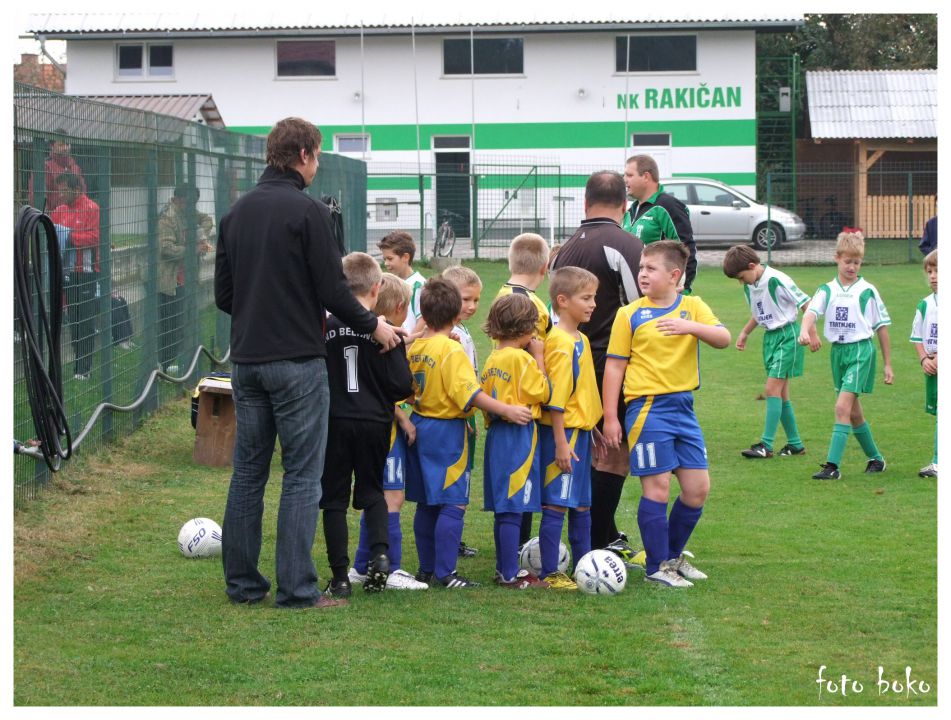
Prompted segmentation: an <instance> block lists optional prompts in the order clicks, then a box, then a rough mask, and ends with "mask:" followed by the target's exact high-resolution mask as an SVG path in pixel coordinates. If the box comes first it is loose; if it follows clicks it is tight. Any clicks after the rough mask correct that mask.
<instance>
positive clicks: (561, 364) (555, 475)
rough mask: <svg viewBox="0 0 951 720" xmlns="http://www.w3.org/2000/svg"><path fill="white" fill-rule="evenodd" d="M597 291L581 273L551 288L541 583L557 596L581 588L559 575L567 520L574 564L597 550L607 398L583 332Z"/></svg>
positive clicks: (563, 273)
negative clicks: (597, 454) (594, 436)
mask: <svg viewBox="0 0 951 720" xmlns="http://www.w3.org/2000/svg"><path fill="white" fill-rule="evenodd" d="M597 291H598V279H597V277H595V275H594V274H593V273H591V272H588V271H587V270H583V269H582V268H578V267H571V266H568V267H563V268H559V269H558V270H554V271H553V272H552V274H551V279H550V281H549V284H548V292H549V295H550V296H551V306H552V310H553V311H554V312H555V313H556V314H557V315H558V324H557V325H555V326H554V327H553V328H552V329H551V331H550V332H549V333H548V337H547V338H546V339H545V371H546V372H547V373H548V378H549V380H550V381H551V399H550V400H549V401H548V403H546V404H545V405H543V406H542V416H541V421H540V422H541V427H540V428H539V445H540V448H541V450H540V451H541V467H542V476H543V477H542V520H541V526H540V528H539V532H538V538H539V539H538V544H539V549H540V551H541V562H542V571H541V579H542V580H544V581H545V582H547V583H548V584H549V585H550V586H551V587H552V588H553V589H555V590H573V589H575V588H577V585H576V584H575V582H574V580H572V579H571V578H570V577H568V576H567V575H566V574H565V573H563V572H558V554H559V546H560V543H561V532H562V528H563V527H564V522H565V513H567V514H568V543H569V544H570V545H571V556H572V558H573V559H574V561H575V563H577V562H578V560H579V559H581V557H582V556H584V555H585V554H586V553H587V552H588V551H589V550H591V512H590V507H591V431H592V430H593V429H594V427H595V425H597V424H598V420H600V419H601V398H600V396H599V395H598V381H597V378H596V377H595V372H594V359H593V358H592V356H591V345H590V343H589V342H588V338H587V337H585V335H584V333H582V332H581V331H579V330H578V325H580V324H581V323H585V322H588V321H589V320H590V319H591V313H592V312H593V311H594V308H595V301H594V296H595V293H597Z"/></svg>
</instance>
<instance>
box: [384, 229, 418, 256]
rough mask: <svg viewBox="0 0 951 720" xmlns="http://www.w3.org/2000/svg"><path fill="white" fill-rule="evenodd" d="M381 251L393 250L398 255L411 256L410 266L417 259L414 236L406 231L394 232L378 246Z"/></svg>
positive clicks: (385, 237)
mask: <svg viewBox="0 0 951 720" xmlns="http://www.w3.org/2000/svg"><path fill="white" fill-rule="evenodd" d="M376 246H377V247H378V248H380V250H391V251H393V252H394V253H396V254H397V255H409V262H410V265H412V264H413V258H414V257H416V243H415V242H413V236H412V235H410V234H409V233H408V232H406V231H404V230H394V231H393V232H391V233H388V234H387V235H385V236H384V237H383V239H382V240H380V242H378V243H377V244H376Z"/></svg>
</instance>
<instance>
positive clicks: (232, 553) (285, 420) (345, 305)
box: [215, 118, 399, 608]
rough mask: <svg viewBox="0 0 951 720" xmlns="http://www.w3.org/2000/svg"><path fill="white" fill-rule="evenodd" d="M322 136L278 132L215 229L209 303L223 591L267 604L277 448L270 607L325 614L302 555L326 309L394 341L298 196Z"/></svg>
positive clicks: (310, 131)
mask: <svg viewBox="0 0 951 720" xmlns="http://www.w3.org/2000/svg"><path fill="white" fill-rule="evenodd" d="M321 139H322V138H321V134H320V130H318V129H317V128H316V127H314V125H312V124H311V123H309V122H307V121H305V120H302V119H300V118H286V119H284V120H281V121H280V122H278V123H277V124H276V125H275V126H274V128H273V129H272V130H271V132H270V134H269V135H268V139H267V164H268V167H267V169H266V170H265V171H264V173H263V174H262V175H261V178H260V179H259V180H258V184H257V186H256V187H255V188H254V189H253V190H251V191H250V192H249V193H247V194H246V195H244V196H243V197H242V198H240V199H239V200H238V201H237V202H236V203H235V204H234V206H233V207H232V208H231V210H230V211H229V212H228V214H227V215H225V216H224V217H223V218H222V220H221V224H220V231H219V236H218V237H219V241H218V249H217V254H216V257H215V303H216V305H217V306H218V307H219V308H220V309H221V310H223V311H224V312H226V313H228V314H230V315H231V360H232V365H233V369H232V380H231V382H232V388H233V390H234V401H235V411H236V416H237V434H236V437H235V449H234V472H233V474H232V476H231V486H230V488H229V490H228V502H227V507H226V508H225V517H224V525H223V527H222V562H223V565H224V574H225V584H226V592H227V594H228V597H229V598H230V599H231V600H232V601H233V602H238V603H244V602H247V603H254V602H260V601H261V600H263V599H264V598H265V596H266V595H267V593H268V590H269V589H270V586H271V584H270V581H269V580H268V579H267V578H266V577H264V576H263V575H262V574H261V573H260V572H259V570H258V567H257V565H258V557H259V555H260V551H261V521H262V516H263V513H264V488H265V485H266V484H267V479H268V473H269V470H270V465H271V456H272V455H273V453H274V442H275V439H276V438H277V437H279V438H280V440H281V459H282V464H283V466H284V480H283V484H282V486H281V499H280V506H279V508H278V516H277V546H276V553H275V561H276V563H275V564H276V571H277V597H276V598H275V603H276V605H277V606H278V607H318V608H321V607H332V606H334V605H337V604H339V601H336V600H333V599H331V598H328V597H325V596H324V595H322V594H321V593H320V592H319V590H318V589H317V571H316V569H315V568H314V562H313V559H312V557H311V550H312V548H313V544H314V535H315V533H316V531H317V513H318V504H319V502H320V495H321V486H320V478H321V474H322V473H323V466H324V453H325V450H326V440H327V414H328V408H329V399H330V392H329V389H328V385H327V366H326V361H325V358H326V354H327V350H326V346H325V344H324V330H325V326H326V311H325V308H326V309H329V310H330V311H331V312H332V313H333V314H334V315H335V316H337V317H338V318H340V319H341V320H343V321H344V322H346V323H347V325H349V326H350V327H352V328H353V329H354V330H356V331H358V332H364V333H371V334H372V336H373V337H374V339H375V340H376V341H377V342H378V343H379V344H380V346H381V347H382V348H383V349H390V348H392V347H395V345H396V344H397V343H398V342H399V336H398V335H397V333H396V332H395V331H394V330H393V329H392V328H391V327H390V326H389V325H388V324H387V323H386V321H385V320H383V319H382V318H377V317H375V316H374V315H373V313H371V312H370V311H369V310H367V309H366V308H364V307H363V306H362V305H360V303H359V302H357V300H356V299H355V298H354V297H353V294H352V293H351V292H350V290H349V288H348V287H347V282H346V279H345V278H344V275H343V270H342V267H341V261H340V252H339V250H338V249H337V245H336V242H335V241H334V238H333V232H332V230H331V224H330V212H329V210H328V208H327V206H326V205H324V204H323V203H321V202H319V201H317V200H315V199H314V198H312V197H310V196H309V195H307V194H305V193H303V192H301V191H302V190H303V189H304V188H305V187H307V186H308V185H310V183H311V182H312V181H313V179H314V176H315V175H316V174H317V168H318V164H319V161H318V158H319V155H320V143H321Z"/></svg>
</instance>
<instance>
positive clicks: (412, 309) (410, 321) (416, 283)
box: [403, 271, 426, 333]
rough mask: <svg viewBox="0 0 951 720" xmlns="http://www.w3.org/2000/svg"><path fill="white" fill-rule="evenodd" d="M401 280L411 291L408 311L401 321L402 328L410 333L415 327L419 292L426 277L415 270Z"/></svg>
mask: <svg viewBox="0 0 951 720" xmlns="http://www.w3.org/2000/svg"><path fill="white" fill-rule="evenodd" d="M403 282H405V283H406V284H407V285H409V289H410V290H411V291H412V293H413V295H412V297H410V301H409V312H408V313H406V320H405V321H403V329H404V330H406V332H410V333H411V332H413V330H414V329H415V327H416V321H417V320H419V293H420V291H421V290H422V289H423V285H425V284H426V278H424V277H423V276H422V275H420V274H419V272H418V271H415V272H413V274H412V275H410V276H409V277H408V278H405V279H404V280H403Z"/></svg>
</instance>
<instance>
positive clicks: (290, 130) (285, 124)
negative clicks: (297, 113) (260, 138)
mask: <svg viewBox="0 0 951 720" xmlns="http://www.w3.org/2000/svg"><path fill="white" fill-rule="evenodd" d="M322 140H323V135H321V133H320V129H319V128H317V127H316V126H315V125H314V124H313V123H309V122H307V121H306V120H304V119H303V118H299V117H289V118H284V119H283V120H279V121H278V122H277V124H276V125H275V126H274V127H273V128H271V132H269V133H268V136H267V164H268V165H270V166H272V167H275V168H277V169H278V170H281V171H282V172H287V171H288V170H290V169H291V168H293V167H294V166H295V165H296V164H297V163H298V162H299V160H300V151H301V150H305V151H307V154H308V155H311V154H313V153H315V152H316V151H317V148H319V147H320V143H321V141H322Z"/></svg>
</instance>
